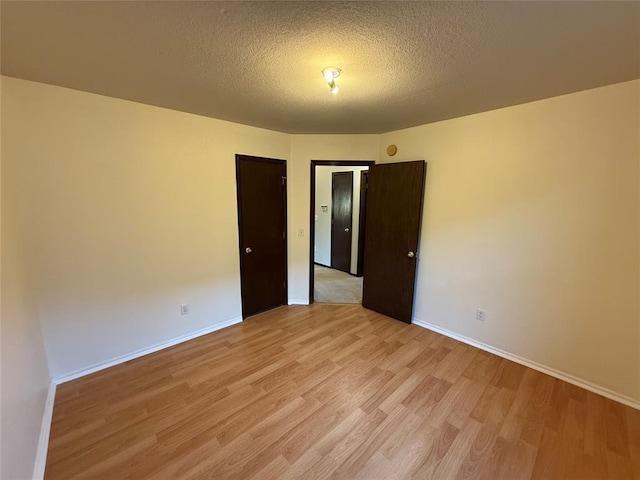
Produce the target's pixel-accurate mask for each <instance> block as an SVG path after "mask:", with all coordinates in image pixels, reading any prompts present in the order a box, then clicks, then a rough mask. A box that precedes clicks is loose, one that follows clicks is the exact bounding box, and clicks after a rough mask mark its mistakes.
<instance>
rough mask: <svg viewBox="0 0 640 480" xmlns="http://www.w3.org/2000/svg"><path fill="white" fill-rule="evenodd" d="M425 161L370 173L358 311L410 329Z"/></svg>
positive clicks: (375, 168)
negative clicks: (363, 309) (376, 314)
mask: <svg viewBox="0 0 640 480" xmlns="http://www.w3.org/2000/svg"><path fill="white" fill-rule="evenodd" d="M425 173H426V164H425V162H424V161H417V162H402V163H387V164H380V165H373V166H371V168H370V170H369V180H368V192H367V220H366V233H365V250H364V282H363V296H362V305H363V306H364V307H366V308H369V309H371V310H375V311H377V312H380V313H382V314H384V315H387V316H389V317H392V318H396V319H398V320H401V321H403V322H406V323H411V314H412V311H413V296H414V287H415V273H416V256H417V250H418V240H419V235H420V220H421V214H422V203H423V195H424V180H425Z"/></svg>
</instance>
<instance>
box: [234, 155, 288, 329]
mask: <svg viewBox="0 0 640 480" xmlns="http://www.w3.org/2000/svg"><path fill="white" fill-rule="evenodd" d="M236 175H237V186H238V226H239V240H240V243H239V247H240V276H241V291H242V315H243V317H248V316H250V315H254V314H256V313H259V312H263V311H265V310H269V309H271V308H274V307H278V306H280V305H284V304H285V303H287V301H286V299H287V296H286V281H287V260H286V258H287V244H286V242H287V240H286V218H287V214H286V163H285V162H284V161H283V160H274V159H265V158H259V157H250V156H246V155H236Z"/></svg>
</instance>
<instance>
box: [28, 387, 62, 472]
mask: <svg viewBox="0 0 640 480" xmlns="http://www.w3.org/2000/svg"><path fill="white" fill-rule="evenodd" d="M55 399H56V384H55V383H53V382H51V383H50V384H49V391H48V392H47V401H46V402H45V404H44V414H43V415H42V426H41V427H40V438H39V439H38V450H37V452H36V462H35V465H34V467H33V480H42V479H43V478H44V468H45V466H46V465H47V451H48V449H49V433H50V432H51V419H52V418H53V404H54V402H55Z"/></svg>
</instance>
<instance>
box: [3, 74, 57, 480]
mask: <svg viewBox="0 0 640 480" xmlns="http://www.w3.org/2000/svg"><path fill="white" fill-rule="evenodd" d="M4 87H5V85H4V80H3V81H2V93H1V94H0V98H2V102H1V103H2V104H1V107H0V108H1V115H0V118H1V120H0V121H1V124H2V126H1V135H2V147H1V156H2V182H1V183H2V188H1V190H2V202H1V203H2V249H1V253H0V255H1V258H2V268H1V269H2V288H1V295H2V308H1V316H2V320H1V323H0V337H1V341H0V349H1V352H2V353H1V354H0V364H1V372H0V375H1V379H2V384H1V390H2V402H1V408H0V417H1V424H0V445H1V447H0V450H1V452H2V455H1V457H2V458H1V459H0V478H3V479H4V478H6V479H27V478H31V476H32V474H33V471H34V461H35V457H36V449H37V445H38V437H39V434H40V427H41V424H42V416H43V413H44V406H45V401H46V397H47V388H48V386H49V370H48V367H47V359H46V354H45V349H44V342H43V338H42V329H41V326H40V319H39V314H38V308H37V304H36V301H35V300H36V299H35V298H34V289H33V285H32V276H31V275H30V272H29V269H28V267H27V259H28V253H27V250H28V245H26V238H25V236H24V234H23V233H24V232H23V225H24V218H25V217H24V215H25V214H26V212H25V210H24V209H23V207H24V205H23V204H22V203H21V202H20V189H21V186H22V185H23V184H24V181H25V179H23V178H21V176H20V169H19V168H18V167H19V165H18V163H17V162H15V160H16V159H15V158H11V156H10V155H7V153H8V151H9V150H10V149H11V146H12V144H13V140H12V137H14V135H16V134H18V126H17V125H16V124H14V123H13V122H8V121H6V116H5V114H6V113H7V112H8V111H11V110H13V109H15V108H16V107H17V106H18V105H17V104H16V103H15V99H14V98H12V97H11V96H8V97H6V98H5V95H4Z"/></svg>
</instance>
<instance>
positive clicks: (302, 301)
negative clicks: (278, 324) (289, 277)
mask: <svg viewBox="0 0 640 480" xmlns="http://www.w3.org/2000/svg"><path fill="white" fill-rule="evenodd" d="M289 305H309V300H305V299H304V298H290V299H289Z"/></svg>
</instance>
